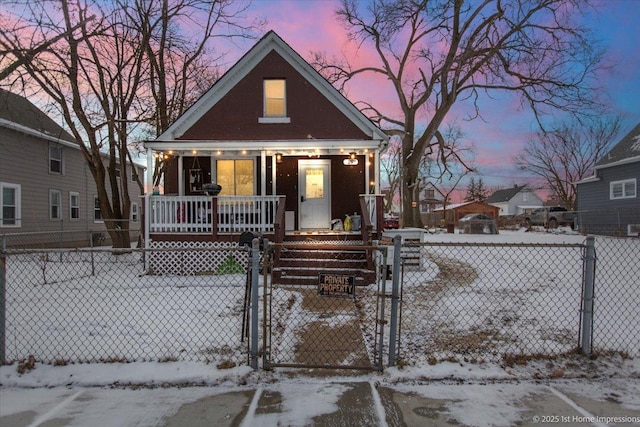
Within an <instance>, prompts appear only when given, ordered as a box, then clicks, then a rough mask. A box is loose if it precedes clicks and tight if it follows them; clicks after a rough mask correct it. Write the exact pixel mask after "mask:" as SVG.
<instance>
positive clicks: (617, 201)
mask: <svg viewBox="0 0 640 427" xmlns="http://www.w3.org/2000/svg"><path fill="white" fill-rule="evenodd" d="M638 181H640V123H639V124H638V125H636V127H635V128H633V130H632V131H631V132H629V133H628V134H627V135H626V136H625V137H624V138H622V139H621V140H620V142H618V143H617V144H616V145H615V146H614V147H613V148H612V149H611V151H609V152H608V153H607V154H606V155H605V156H604V157H603V158H602V160H600V161H599V162H598V163H597V164H596V166H595V168H594V174H593V176H590V177H588V178H585V179H583V180H581V181H578V182H576V199H577V206H578V225H579V226H580V228H581V230H582V231H583V232H585V233H599V234H612V235H632V236H637V235H638V234H639V233H640V195H639V194H638Z"/></svg>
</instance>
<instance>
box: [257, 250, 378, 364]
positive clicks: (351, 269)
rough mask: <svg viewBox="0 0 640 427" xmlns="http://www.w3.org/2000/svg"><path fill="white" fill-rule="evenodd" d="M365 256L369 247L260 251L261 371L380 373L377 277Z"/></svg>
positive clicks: (370, 259)
mask: <svg viewBox="0 0 640 427" xmlns="http://www.w3.org/2000/svg"><path fill="white" fill-rule="evenodd" d="M367 252H369V253H370V252H377V249H376V248H375V247H371V246H366V247H365V246H363V245H362V244H361V243H360V244H359V245H356V244H347V243H345V242H342V243H337V242H332V243H325V242H321V243H320V242H316V244H309V243H306V244H289V245H287V244H278V245H275V246H273V247H271V248H270V250H269V251H267V252H266V255H267V256H265V270H266V271H269V272H271V274H270V275H269V276H268V278H267V279H266V280H265V281H264V283H265V291H264V296H265V299H264V304H265V305H264V307H265V333H264V339H265V345H264V348H265V358H264V361H265V366H266V367H278V366H279V367H307V368H311V367H323V368H342V369H381V368H382V362H381V359H380V347H378V345H377V344H379V343H380V339H381V337H380V335H379V333H380V326H381V325H379V324H378V323H377V319H379V316H377V315H376V314H377V313H376V310H380V309H381V308H380V307H379V306H378V304H377V303H378V302H379V300H378V299H377V297H376V289H378V286H379V285H380V276H379V274H377V272H376V269H375V266H374V264H373V262H372V258H368V257H367ZM380 301H383V300H380Z"/></svg>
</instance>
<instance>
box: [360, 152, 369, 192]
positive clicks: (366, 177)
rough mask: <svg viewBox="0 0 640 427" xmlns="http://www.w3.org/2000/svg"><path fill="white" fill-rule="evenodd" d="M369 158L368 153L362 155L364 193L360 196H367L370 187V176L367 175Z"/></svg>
mask: <svg viewBox="0 0 640 427" xmlns="http://www.w3.org/2000/svg"><path fill="white" fill-rule="evenodd" d="M370 158H371V156H369V153H364V191H363V192H362V194H369V188H370V187H371V185H370V182H371V177H370V176H369V175H371V174H370V173H369V166H370V165H369V164H370V163H371V162H370V160H369V159H370Z"/></svg>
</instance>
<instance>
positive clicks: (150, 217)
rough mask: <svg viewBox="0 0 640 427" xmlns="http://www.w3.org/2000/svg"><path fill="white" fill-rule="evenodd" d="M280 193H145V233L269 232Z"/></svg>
mask: <svg viewBox="0 0 640 427" xmlns="http://www.w3.org/2000/svg"><path fill="white" fill-rule="evenodd" d="M280 198H281V196H217V197H211V196H152V195H148V196H145V217H146V228H147V230H148V232H149V233H189V234H214V235H215V234H233V233H241V232H243V231H257V232H260V233H273V232H274V222H275V218H276V212H277V209H278V204H279V202H280Z"/></svg>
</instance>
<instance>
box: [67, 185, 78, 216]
mask: <svg viewBox="0 0 640 427" xmlns="http://www.w3.org/2000/svg"><path fill="white" fill-rule="evenodd" d="M74 197H75V198H76V203H74V202H73V198H74ZM74 209H76V210H77V212H78V215H76V216H73V210H74ZM69 220H71V221H79V220H80V193H78V192H77V191H69Z"/></svg>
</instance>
